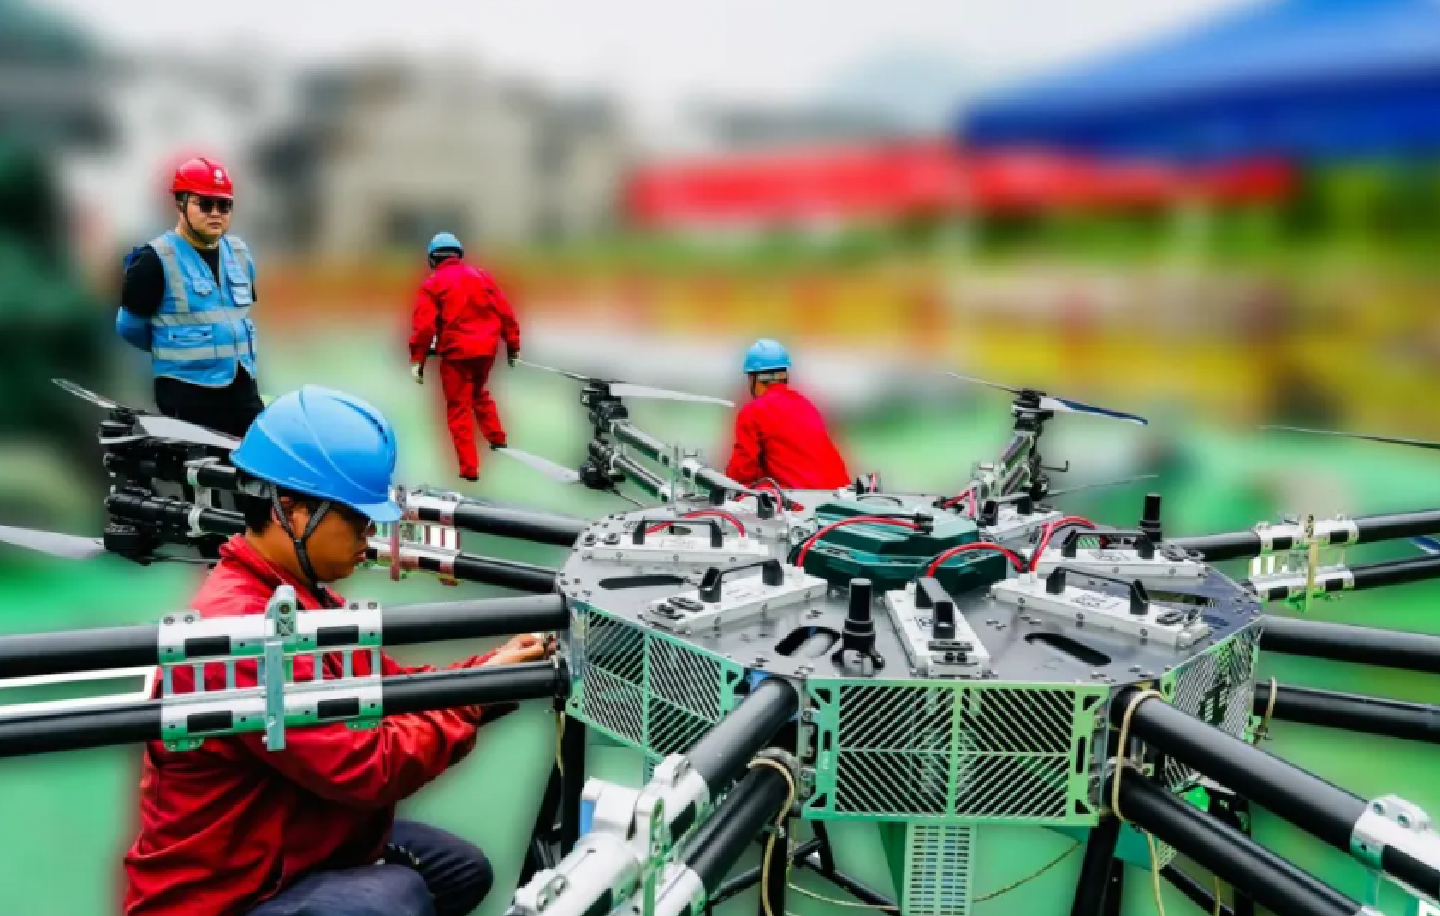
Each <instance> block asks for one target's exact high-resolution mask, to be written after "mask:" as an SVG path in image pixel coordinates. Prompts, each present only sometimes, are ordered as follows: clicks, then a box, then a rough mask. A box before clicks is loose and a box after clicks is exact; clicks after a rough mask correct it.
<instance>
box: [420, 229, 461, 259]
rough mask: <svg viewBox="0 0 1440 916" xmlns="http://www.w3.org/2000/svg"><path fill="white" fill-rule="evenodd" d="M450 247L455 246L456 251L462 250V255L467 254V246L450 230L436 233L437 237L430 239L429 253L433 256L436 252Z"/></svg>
mask: <svg viewBox="0 0 1440 916" xmlns="http://www.w3.org/2000/svg"><path fill="white" fill-rule="evenodd" d="M448 248H453V249H454V250H455V251H458V252H460V254H461V256H464V254H465V246H464V245H461V244H460V240H459V239H457V238H456V237H455V236H454V235H453V234H452V233H449V232H439V233H436V235H435V237H434V238H433V239H431V240H430V250H429V252H428V254H430V255H432V256H433V255H434V254H435V252H437V251H441V250H444V249H448Z"/></svg>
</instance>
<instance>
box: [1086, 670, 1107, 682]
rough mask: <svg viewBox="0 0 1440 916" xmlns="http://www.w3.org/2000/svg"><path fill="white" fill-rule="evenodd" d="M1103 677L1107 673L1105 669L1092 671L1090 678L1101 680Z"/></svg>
mask: <svg viewBox="0 0 1440 916" xmlns="http://www.w3.org/2000/svg"><path fill="white" fill-rule="evenodd" d="M1103 677H1105V673H1104V672H1103V671H1091V672H1090V679H1091V680H1094V681H1098V680H1100V679H1101V678H1103Z"/></svg>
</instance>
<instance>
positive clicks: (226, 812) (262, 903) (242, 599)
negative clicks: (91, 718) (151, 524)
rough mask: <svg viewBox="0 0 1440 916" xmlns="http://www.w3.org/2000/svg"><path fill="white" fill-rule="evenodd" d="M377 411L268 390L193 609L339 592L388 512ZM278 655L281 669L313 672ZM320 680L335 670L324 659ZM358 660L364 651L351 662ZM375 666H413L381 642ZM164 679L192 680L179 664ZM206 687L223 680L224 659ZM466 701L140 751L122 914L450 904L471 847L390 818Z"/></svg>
mask: <svg viewBox="0 0 1440 916" xmlns="http://www.w3.org/2000/svg"><path fill="white" fill-rule="evenodd" d="M395 459H396V445H395V435H394V432H393V431H392V429H391V426H390V424H389V423H388V422H387V421H386V420H385V418H384V417H383V416H381V415H380V414H379V413H378V412H376V411H375V410H374V408H372V407H370V406H369V405H368V404H366V403H365V402H363V401H360V400H358V399H356V398H352V397H349V396H346V395H343V394H340V393H338V392H334V391H329V390H326V389H323V388H316V387H306V388H304V389H302V390H301V391H299V392H292V393H290V394H286V395H284V396H283V397H281V398H278V399H277V400H275V401H274V403H272V404H271V405H270V406H269V407H267V408H266V409H265V411H264V412H263V413H261V415H260V417H259V418H258V419H257V420H256V421H255V423H254V424H253V425H252V426H251V428H250V430H249V432H248V433H246V435H245V438H244V440H243V441H242V442H241V443H240V445H239V447H238V448H236V449H235V451H234V452H233V454H232V460H233V462H234V465H235V467H237V468H239V469H240V470H241V471H243V472H244V473H246V474H248V475H250V476H251V477H253V478H255V479H257V480H259V481H262V482H263V483H264V484H265V486H266V489H267V490H268V493H267V494H266V495H265V496H264V497H263V498H252V499H251V500H248V501H247V503H246V509H245V512H244V514H245V528H246V530H245V533H244V534H239V535H236V536H234V537H233V538H231V539H230V540H229V541H228V542H227V543H226V544H225V546H224V548H223V549H222V551H221V556H220V561H219V563H218V564H217V565H216V566H215V568H214V570H213V571H211V572H210V574H209V576H208V577H207V578H206V580H205V582H204V584H203V585H202V586H201V588H200V591H199V593H198V594H197V595H196V597H195V600H194V603H193V604H192V605H191V606H192V607H193V608H194V609H195V610H196V611H197V612H198V613H199V614H201V615H202V616H205V617H228V616H238V615H244V614H260V613H263V612H264V610H265V605H266V602H267V601H268V600H269V598H270V597H271V595H272V593H273V592H274V590H275V589H276V588H277V587H279V586H281V585H289V586H291V587H293V588H294V589H295V593H296V596H297V598H298V601H299V604H300V606H301V608H302V612H304V611H315V610H319V609H322V608H334V607H339V606H341V605H342V600H343V599H342V598H341V597H340V596H339V595H337V594H335V593H334V592H332V591H331V590H330V589H329V588H327V587H326V586H325V585H323V584H322V583H327V582H334V581H337V580H340V579H344V578H346V577H348V576H349V575H350V574H351V573H352V572H354V570H355V567H356V565H357V564H359V563H360V562H361V561H362V560H363V559H364V557H365V549H366V542H367V539H368V538H369V536H370V535H371V534H372V532H373V531H374V525H375V523H376V522H393V521H396V520H397V519H399V518H400V517H401V513H400V509H399V508H398V507H397V506H396V504H395V503H394V502H392V501H391V498H390V486H391V478H392V475H393V473H394V469H395ZM551 648H552V647H551V646H550V645H549V644H548V643H547V642H545V641H542V640H541V639H540V638H539V637H537V636H533V635H527V636H521V637H516V638H515V639H512V640H511V641H510V642H509V643H507V644H506V645H505V646H503V647H502V648H500V649H499V650H497V651H495V652H492V653H489V654H486V655H481V656H476V657H473V658H470V659H468V660H466V661H463V662H459V663H458V664H455V665H452V666H451V667H452V668H472V667H478V666H493V665H505V664H511V663H516V662H525V661H536V660H539V659H541V658H543V657H544V656H545V655H547V654H549V652H550V651H551ZM316 664H317V662H316V661H315V659H314V657H313V656H304V655H299V656H295V658H294V669H295V670H294V673H293V680H294V681H295V682H297V683H299V682H308V681H310V680H311V679H312V678H313V677H314V676H315V671H314V668H315V665H316ZM318 664H320V665H322V666H323V676H324V677H325V678H327V679H329V678H334V677H339V676H342V675H343V674H344V671H345V668H344V662H343V659H342V658H341V657H340V655H339V654H338V653H331V654H328V655H325V656H323V658H322V659H321V661H319V662H318ZM351 664H352V665H353V666H354V670H353V673H354V674H355V675H356V676H362V677H363V676H367V675H370V674H371V667H370V660H369V656H368V655H367V654H366V653H355V655H354V656H353V658H352V659H351ZM380 667H381V670H380V672H379V673H380V674H381V675H397V674H415V673H420V672H425V671H429V670H431V669H430V668H429V667H428V666H422V667H405V666H402V665H400V664H397V663H396V662H395V661H394V660H393V659H391V658H390V657H389V656H388V655H384V654H381V655H380ZM173 677H174V685H175V689H176V691H177V692H190V691H191V690H192V689H193V687H194V678H193V673H192V672H191V670H190V669H189V668H185V669H183V670H181V669H176V670H175V671H174V673H173ZM204 677H205V687H206V689H209V690H219V689H225V687H226V672H225V666H223V665H218V664H217V665H207V666H205V674H204ZM256 684H257V680H256V664H255V662H253V661H249V662H247V661H242V662H240V663H238V664H237V665H236V666H235V683H233V684H231V685H230V686H232V687H242V688H243V687H254V686H256ZM499 714H503V710H502V711H499V712H497V710H496V708H495V707H488V708H483V709H482V708H481V707H477V706H472V707H467V708H461V709H452V710H442V711H434V712H418V713H405V714H401V715H387V716H386V717H385V718H384V719H383V720H382V721H381V722H380V724H379V726H378V727H376V728H373V729H359V730H355V729H350V728H348V727H347V726H346V724H345V723H343V722H337V723H333V724H329V725H320V726H312V727H307V728H299V729H296V730H294V731H291V732H288V733H287V734H286V736H285V748H284V749H283V750H279V751H269V750H267V749H266V747H265V744H264V738H263V736H262V735H261V734H258V733H252V734H243V735H234V736H229V737H221V738H209V739H207V740H206V741H205V743H204V744H203V745H202V746H201V747H200V748H198V749H196V750H192V751H185V752H172V751H170V750H167V749H166V747H165V745H164V743H163V742H161V741H151V742H149V743H148V744H147V745H146V747H145V757H144V761H143V765H142V776H141V782H140V788H141V796H140V833H139V837H138V838H137V839H136V840H135V843H134V845H132V846H131V847H130V850H129V851H128V852H127V853H126V855H125V858H124V870H125V875H126V879H127V886H126V891H125V897H124V908H125V913H126V916H194V914H199V913H204V914H207V916H318V914H321V913H323V914H327V916H382V914H383V916H393V914H397V913H407V914H414V916H465V914H468V913H470V912H472V911H473V910H474V908H475V907H476V906H477V905H478V904H479V903H480V901H481V899H482V898H484V896H485V895H486V893H487V892H488V891H489V889H490V886H491V883H492V881H493V875H492V872H491V867H490V864H489V862H488V861H487V860H486V858H485V856H484V854H483V853H481V851H480V850H479V849H477V848H476V847H475V846H473V845H471V844H470V843H468V842H466V841H464V840H462V839H460V838H458V837H455V836H452V835H451V834H449V833H446V832H445V831H442V830H439V829H437V828H434V827H429V826H426V825H424V824H419V823H414V822H410V821H404V820H396V819H395V806H396V804H397V803H399V802H400V801H402V800H403V799H406V798H408V797H410V796H411V795H413V794H414V793H415V792H416V791H418V790H419V789H420V788H421V787H422V786H424V785H426V784H427V783H429V782H430V781H431V780H433V779H435V778H436V777H437V776H439V775H440V774H441V773H443V772H444V771H445V770H447V769H448V768H450V767H452V766H454V765H455V764H457V763H459V762H460V761H461V760H463V759H464V758H465V757H466V755H468V754H469V753H470V752H471V750H472V749H473V748H474V746H475V739H476V730H477V728H478V726H479V725H481V724H482V723H483V722H485V721H487V720H490V719H493V718H495V717H496V716H497V715H499Z"/></svg>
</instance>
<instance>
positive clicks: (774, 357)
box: [745, 340, 790, 375]
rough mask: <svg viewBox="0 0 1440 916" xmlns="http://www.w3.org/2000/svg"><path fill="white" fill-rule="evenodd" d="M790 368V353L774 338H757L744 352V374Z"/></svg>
mask: <svg viewBox="0 0 1440 916" xmlns="http://www.w3.org/2000/svg"><path fill="white" fill-rule="evenodd" d="M789 368H790V354H789V353H787V352H785V346H784V345H783V344H781V343H780V342H779V341H775V340H757V341H755V343H754V344H752V345H751V347H750V349H749V350H747V351H746V352H745V374H746V375H751V374H754V373H756V372H774V371H777V370H779V369H789Z"/></svg>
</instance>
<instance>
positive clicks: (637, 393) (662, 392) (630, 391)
mask: <svg viewBox="0 0 1440 916" xmlns="http://www.w3.org/2000/svg"><path fill="white" fill-rule="evenodd" d="M515 362H517V363H519V364H521V365H523V366H529V367H530V368H532V369H542V370H544V371H545V372H554V373H555V374H557V375H563V376H565V377H566V378H572V379H575V380H576V381H577V382H603V383H605V384H608V385H609V386H610V393H611V394H613V395H615V396H616V397H620V398H654V399H657V400H665V401H694V402H697V403H702V404H719V405H721V406H723V407H734V406H735V402H734V401H727V400H724V399H723V398H712V397H710V396H709V395H704V394H691V393H690V392H688V391H672V390H670V389H668V388H654V387H651V386H650V385H636V384H633V383H631V382H618V381H613V380H611V379H603V378H593V377H591V376H588V375H581V374H579V373H578V372H570V371H568V370H566V369H556V368H555V367H553V366H542V365H541V364H540V363H532V362H530V361H529V360H527V359H517V360H515Z"/></svg>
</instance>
